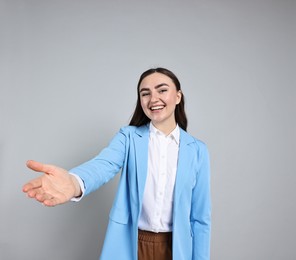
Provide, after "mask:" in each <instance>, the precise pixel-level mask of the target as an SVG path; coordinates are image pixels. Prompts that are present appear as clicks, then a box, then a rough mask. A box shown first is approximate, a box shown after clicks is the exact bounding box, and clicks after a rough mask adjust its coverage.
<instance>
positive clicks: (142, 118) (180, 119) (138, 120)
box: [129, 68, 187, 131]
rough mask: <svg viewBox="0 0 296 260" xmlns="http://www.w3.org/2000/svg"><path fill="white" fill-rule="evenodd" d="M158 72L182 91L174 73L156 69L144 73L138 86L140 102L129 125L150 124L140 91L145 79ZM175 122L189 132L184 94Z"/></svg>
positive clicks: (178, 105)
mask: <svg viewBox="0 0 296 260" xmlns="http://www.w3.org/2000/svg"><path fill="white" fill-rule="evenodd" d="M156 72H158V73H161V74H164V75H166V76H168V77H169V78H170V79H171V80H172V81H173V82H174V84H175V86H176V89H177V91H179V90H181V84H180V82H179V80H178V78H177V77H176V75H175V74H174V73H173V72H171V71H170V70H168V69H165V68H154V69H149V70H147V71H145V72H143V73H142V75H141V76H140V79H139V82H138V86H137V96H138V100H137V104H136V108H135V111H134V114H133V116H132V119H131V121H130V123H129V125H134V126H141V125H145V124H147V123H149V122H150V119H149V118H148V117H147V116H146V115H145V113H144V111H143V109H142V106H141V101H140V91H139V90H140V85H141V82H142V80H143V79H144V78H146V77H147V76H149V75H151V74H153V73H156ZM175 120H176V122H177V124H178V125H179V126H180V127H181V128H182V129H183V130H185V131H186V130H187V117H186V113H185V98H184V94H183V92H182V98H181V101H180V103H179V104H177V105H176V108H175Z"/></svg>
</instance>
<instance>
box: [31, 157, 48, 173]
mask: <svg viewBox="0 0 296 260" xmlns="http://www.w3.org/2000/svg"><path fill="white" fill-rule="evenodd" d="M26 164H27V167H28V168H30V169H31V170H33V171H35V172H44V173H50V172H52V170H53V169H52V166H51V165H47V164H44V163H40V162H36V161H33V160H29V161H27V163H26Z"/></svg>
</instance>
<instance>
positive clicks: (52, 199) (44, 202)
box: [43, 198, 62, 207]
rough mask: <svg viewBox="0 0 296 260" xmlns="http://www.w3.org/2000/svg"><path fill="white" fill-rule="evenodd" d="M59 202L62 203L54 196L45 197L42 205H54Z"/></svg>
mask: <svg viewBox="0 0 296 260" xmlns="http://www.w3.org/2000/svg"><path fill="white" fill-rule="evenodd" d="M59 204H62V203H61V202H60V201H59V200H58V199H56V198H51V199H46V200H44V201H43V205H44V206H47V207H54V206H56V205H59Z"/></svg>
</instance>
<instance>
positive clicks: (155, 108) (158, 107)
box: [151, 106, 163, 110]
mask: <svg viewBox="0 0 296 260" xmlns="http://www.w3.org/2000/svg"><path fill="white" fill-rule="evenodd" d="M162 108H163V106H156V107H151V110H157V109H162Z"/></svg>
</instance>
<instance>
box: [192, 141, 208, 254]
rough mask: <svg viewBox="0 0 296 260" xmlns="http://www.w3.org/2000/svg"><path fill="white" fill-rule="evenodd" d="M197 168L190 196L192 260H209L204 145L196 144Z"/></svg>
mask: <svg viewBox="0 0 296 260" xmlns="http://www.w3.org/2000/svg"><path fill="white" fill-rule="evenodd" d="M198 146H199V149H198V157H197V160H198V163H197V165H198V167H197V176H196V183H195V187H194V188H193V194H192V205H191V214H190V221H191V229H192V233H193V254H192V259H193V260H210V232H211V196H210V162H209V153H208V149H207V147H206V145H205V144H204V143H201V142H200V143H199V144H198Z"/></svg>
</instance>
